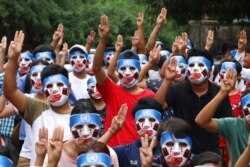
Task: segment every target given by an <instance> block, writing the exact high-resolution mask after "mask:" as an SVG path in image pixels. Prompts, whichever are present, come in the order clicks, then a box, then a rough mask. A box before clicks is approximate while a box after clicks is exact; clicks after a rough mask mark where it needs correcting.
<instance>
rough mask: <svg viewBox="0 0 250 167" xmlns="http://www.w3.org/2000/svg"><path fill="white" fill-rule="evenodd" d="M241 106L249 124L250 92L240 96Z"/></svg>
mask: <svg viewBox="0 0 250 167" xmlns="http://www.w3.org/2000/svg"><path fill="white" fill-rule="evenodd" d="M241 107H242V112H243V114H244V116H245V118H246V120H247V122H248V123H249V124H250V94H247V95H245V96H244V97H242V99H241Z"/></svg>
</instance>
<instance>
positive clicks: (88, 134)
mask: <svg viewBox="0 0 250 167" xmlns="http://www.w3.org/2000/svg"><path fill="white" fill-rule="evenodd" d="M100 127H101V118H100V115H99V114H94V113H85V114H75V115H71V116H70V128H71V132H72V134H73V136H74V138H75V140H76V142H77V144H78V145H79V146H83V145H85V144H86V143H88V142H90V141H92V140H96V139H97V138H98V136H99V132H100Z"/></svg>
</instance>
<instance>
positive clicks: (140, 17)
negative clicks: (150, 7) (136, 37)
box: [136, 13, 144, 27]
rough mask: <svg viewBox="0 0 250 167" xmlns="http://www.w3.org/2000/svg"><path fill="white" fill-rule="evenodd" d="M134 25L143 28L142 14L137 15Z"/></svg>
mask: <svg viewBox="0 0 250 167" xmlns="http://www.w3.org/2000/svg"><path fill="white" fill-rule="evenodd" d="M136 23H137V26H138V27H141V26H143V24H144V14H143V13H138V15H137V21H136Z"/></svg>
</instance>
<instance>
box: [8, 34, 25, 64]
mask: <svg viewBox="0 0 250 167" xmlns="http://www.w3.org/2000/svg"><path fill="white" fill-rule="evenodd" d="M23 41H24V33H23V31H16V33H15V37H14V40H13V41H11V42H10V46H9V49H8V58H16V59H18V58H19V56H20V54H21V51H22V46H23Z"/></svg>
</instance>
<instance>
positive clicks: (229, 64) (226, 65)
mask: <svg viewBox="0 0 250 167" xmlns="http://www.w3.org/2000/svg"><path fill="white" fill-rule="evenodd" d="M229 68H232V69H234V70H237V69H236V64H235V63H234V62H224V63H222V65H221V68H220V72H226V71H227V69H229Z"/></svg>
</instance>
